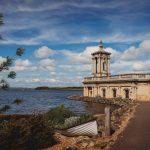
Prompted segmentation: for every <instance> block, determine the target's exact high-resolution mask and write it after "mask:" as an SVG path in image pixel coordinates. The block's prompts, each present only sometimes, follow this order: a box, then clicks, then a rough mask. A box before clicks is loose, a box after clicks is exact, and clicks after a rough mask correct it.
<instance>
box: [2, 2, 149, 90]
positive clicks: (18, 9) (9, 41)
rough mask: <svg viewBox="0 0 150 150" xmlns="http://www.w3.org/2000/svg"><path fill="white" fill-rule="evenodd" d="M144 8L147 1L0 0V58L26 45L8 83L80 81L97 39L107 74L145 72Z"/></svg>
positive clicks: (146, 30)
mask: <svg viewBox="0 0 150 150" xmlns="http://www.w3.org/2000/svg"><path fill="white" fill-rule="evenodd" d="M149 8H150V2H149V0H126V1H123V0H107V1H106V0H82V1H81V0H1V1H0V10H1V11H0V12H1V13H3V15H4V23H5V24H4V25H3V26H1V27H0V34H1V35H2V36H3V38H4V40H3V41H0V62H2V61H3V60H4V57H6V56H8V55H10V56H14V53H15V50H16V48H17V47H23V48H25V49H26V52H25V54H24V56H23V57H21V58H16V60H15V62H14V65H13V66H12V68H11V69H12V70H13V69H14V70H15V71H16V72H17V78H16V79H15V80H12V81H10V84H11V86H15V87H36V86H43V85H45V86H81V85H82V80H83V77H84V76H90V75H91V60H90V54H91V52H93V51H95V50H96V49H97V46H98V41H99V40H100V39H102V40H103V45H104V47H105V48H106V50H108V51H110V52H111V53H112V61H111V72H112V74H118V73H129V72H149V71H150V67H149V66H150V61H149V54H150V9H149ZM2 76H3V77H4V75H2V74H1V77H2Z"/></svg>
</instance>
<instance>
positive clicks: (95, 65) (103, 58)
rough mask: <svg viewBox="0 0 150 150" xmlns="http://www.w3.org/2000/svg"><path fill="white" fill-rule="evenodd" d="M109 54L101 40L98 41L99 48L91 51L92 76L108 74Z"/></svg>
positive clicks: (105, 75)
mask: <svg viewBox="0 0 150 150" xmlns="http://www.w3.org/2000/svg"><path fill="white" fill-rule="evenodd" d="M110 55H111V53H109V52H106V51H105V50H104V48H103V45H102V41H101V40H100V42H99V50H98V51H96V52H94V53H92V74H93V76H94V77H109V76H110Z"/></svg>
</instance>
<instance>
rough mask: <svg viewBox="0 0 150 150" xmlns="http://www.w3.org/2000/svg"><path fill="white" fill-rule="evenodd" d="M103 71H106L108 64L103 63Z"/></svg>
mask: <svg viewBox="0 0 150 150" xmlns="http://www.w3.org/2000/svg"><path fill="white" fill-rule="evenodd" d="M103 71H106V62H103Z"/></svg>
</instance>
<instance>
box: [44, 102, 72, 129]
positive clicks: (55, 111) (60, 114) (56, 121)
mask: <svg viewBox="0 0 150 150" xmlns="http://www.w3.org/2000/svg"><path fill="white" fill-rule="evenodd" d="M71 116H74V113H73V112H72V111H70V110H69V109H68V108H66V107H65V106H64V105H63V104H62V105H60V106H58V107H55V108H52V109H50V110H49V111H48V112H47V113H45V114H44V118H45V120H46V121H47V123H48V124H50V125H52V126H53V127H56V126H58V125H60V124H64V122H65V119H66V118H69V117H71Z"/></svg>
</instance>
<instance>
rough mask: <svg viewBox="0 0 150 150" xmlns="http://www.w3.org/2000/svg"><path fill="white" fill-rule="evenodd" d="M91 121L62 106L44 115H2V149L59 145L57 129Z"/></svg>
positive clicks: (0, 126)
mask: <svg viewBox="0 0 150 150" xmlns="http://www.w3.org/2000/svg"><path fill="white" fill-rule="evenodd" d="M88 119H91V116H89V115H81V116H78V117H76V116H75V114H74V113H73V112H72V111H70V110H69V109H68V108H66V107H65V106H64V105H60V106H58V107H56V108H52V109H50V110H48V111H47V112H46V113H43V114H34V115H3V114H1V115H0V147H2V148H3V150H10V149H15V150H33V149H34V150H36V149H43V148H47V147H51V146H53V145H55V144H57V143H58V141H57V140H56V139H55V137H54V131H55V128H57V129H64V128H68V127H71V126H74V125H76V124H80V123H82V122H85V121H87V120H88Z"/></svg>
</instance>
